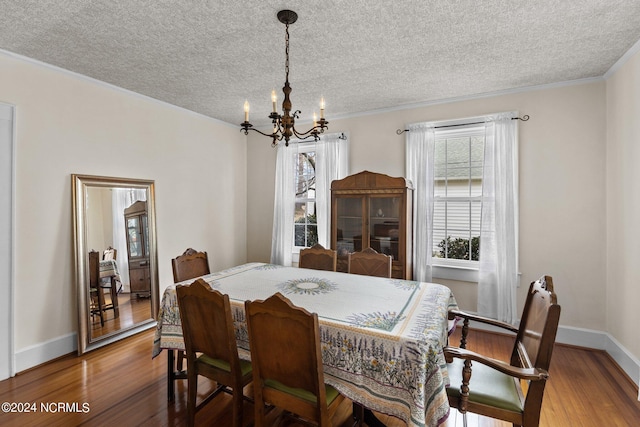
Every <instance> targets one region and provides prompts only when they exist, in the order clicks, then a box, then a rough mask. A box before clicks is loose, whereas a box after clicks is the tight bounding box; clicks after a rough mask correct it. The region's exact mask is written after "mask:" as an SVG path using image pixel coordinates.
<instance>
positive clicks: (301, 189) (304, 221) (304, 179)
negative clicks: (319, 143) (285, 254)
mask: <svg viewBox="0 0 640 427" xmlns="http://www.w3.org/2000/svg"><path fill="white" fill-rule="evenodd" d="M297 145H298V147H299V148H298V153H297V154H296V159H295V162H294V163H295V191H296V200H295V211H294V233H293V236H294V237H293V239H294V242H293V246H294V247H297V248H304V247H311V246H313V245H315V244H316V243H318V223H317V218H316V151H315V150H316V146H315V144H313V143H311V144H308V143H306V144H297Z"/></svg>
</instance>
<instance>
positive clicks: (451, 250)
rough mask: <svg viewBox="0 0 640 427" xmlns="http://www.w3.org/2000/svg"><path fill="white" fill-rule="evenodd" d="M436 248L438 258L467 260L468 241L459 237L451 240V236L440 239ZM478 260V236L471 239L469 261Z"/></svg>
mask: <svg viewBox="0 0 640 427" xmlns="http://www.w3.org/2000/svg"><path fill="white" fill-rule="evenodd" d="M438 247H439V248H440V254H439V256H440V258H449V259H466V260H469V239H463V238H461V237H456V238H455V239H452V238H451V236H447V238H446V239H442V241H441V242H440V243H438ZM479 259H480V236H476V237H472V238H471V261H478V260H479Z"/></svg>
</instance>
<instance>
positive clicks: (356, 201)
mask: <svg viewBox="0 0 640 427" xmlns="http://www.w3.org/2000/svg"><path fill="white" fill-rule="evenodd" d="M336 204H337V209H336V213H337V215H336V225H335V227H336V233H337V236H336V249H337V251H338V255H346V254H347V253H349V252H356V251H361V250H362V231H363V219H364V216H363V215H362V211H363V198H362V197H339V198H337V199H336Z"/></svg>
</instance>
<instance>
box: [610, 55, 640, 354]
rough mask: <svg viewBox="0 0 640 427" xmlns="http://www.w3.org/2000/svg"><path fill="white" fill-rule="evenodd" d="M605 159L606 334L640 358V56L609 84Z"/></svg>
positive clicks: (631, 60)
mask: <svg viewBox="0 0 640 427" xmlns="http://www.w3.org/2000/svg"><path fill="white" fill-rule="evenodd" d="M636 52H637V51H636ZM606 154H607V241H606V245H607V280H606V288H607V330H608V331H609V333H611V335H613V336H614V337H615V339H616V340H618V341H619V342H620V343H621V344H622V345H623V346H624V347H626V348H627V349H628V350H629V351H630V352H631V353H633V354H634V355H635V357H636V358H637V359H640V340H639V339H638V337H639V334H638V325H640V309H639V308H638V306H639V304H640V243H639V241H638V238H639V236H640V187H639V183H640V53H636V54H635V55H634V56H633V57H632V58H631V59H630V60H629V61H628V62H626V63H625V64H624V65H623V66H622V67H621V68H620V69H619V70H618V71H616V72H615V73H614V74H613V76H611V77H610V78H609V79H608V80H607V153H606Z"/></svg>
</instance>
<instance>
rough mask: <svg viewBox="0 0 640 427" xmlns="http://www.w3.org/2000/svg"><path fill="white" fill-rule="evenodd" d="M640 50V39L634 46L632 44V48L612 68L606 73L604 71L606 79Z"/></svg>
mask: <svg viewBox="0 0 640 427" xmlns="http://www.w3.org/2000/svg"><path fill="white" fill-rule="evenodd" d="M638 52H640V40H638V41H637V42H636V43H635V44H634V45H633V46H631V48H630V49H629V50H628V51H627V52H626V53H625V54H624V55H622V56H621V57H620V59H618V60H617V61H616V63H615V64H613V65H612V66H611V68H609V70H607V72H606V73H604V76H603V77H604V79H605V80H608V79H609V77H611V76H613V75H614V74H615V73H616V72H617V71H618V70H619V69H620V68H622V66H623V65H624V64H626V63H627V62H628V61H629V60H630V59H631V58H633V56H634V55H635V54H636V53H638Z"/></svg>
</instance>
